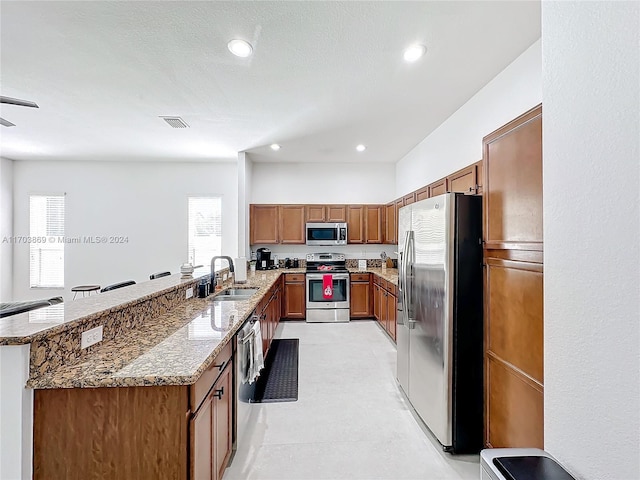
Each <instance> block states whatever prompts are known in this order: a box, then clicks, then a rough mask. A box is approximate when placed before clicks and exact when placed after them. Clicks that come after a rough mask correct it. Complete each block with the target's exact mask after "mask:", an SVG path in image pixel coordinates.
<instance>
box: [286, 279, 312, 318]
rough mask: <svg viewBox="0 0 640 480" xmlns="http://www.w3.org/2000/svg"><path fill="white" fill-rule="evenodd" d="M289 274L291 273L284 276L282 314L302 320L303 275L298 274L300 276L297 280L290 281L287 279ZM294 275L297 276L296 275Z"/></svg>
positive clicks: (303, 308) (303, 298) (304, 313)
mask: <svg viewBox="0 0 640 480" xmlns="http://www.w3.org/2000/svg"><path fill="white" fill-rule="evenodd" d="M290 276H293V275H286V276H285V284H284V308H283V310H284V315H283V316H284V318H295V319H299V320H304V318H305V315H306V308H305V307H306V303H305V300H306V298H305V283H304V275H302V274H300V275H299V277H302V278H301V280H299V281H295V280H291V281H290V280H289V279H288V277H290ZM295 277H298V275H296V276H295ZM295 277H294V278H295Z"/></svg>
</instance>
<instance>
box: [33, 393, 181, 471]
mask: <svg viewBox="0 0 640 480" xmlns="http://www.w3.org/2000/svg"><path fill="white" fill-rule="evenodd" d="M187 402H188V392H187V387H179V386H170V387H122V388H115V387H114V388H69V389H51V390H35V392H34V429H33V433H34V438H33V441H34V456H33V465H34V471H33V478H35V479H47V480H48V479H52V478H64V479H78V480H84V479H87V478H100V479H114V480H116V479H123V478H154V479H167V480H168V479H172V480H173V479H186V478H187V469H188V465H187V447H186V445H187V442H188V438H187V411H188V405H187Z"/></svg>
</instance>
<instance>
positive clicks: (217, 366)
mask: <svg viewBox="0 0 640 480" xmlns="http://www.w3.org/2000/svg"><path fill="white" fill-rule="evenodd" d="M213 366H214V367H216V368H217V369H218V370H220V371H222V369H223V368H224V362H222V363H221V364H220V365H215V364H214V365H213Z"/></svg>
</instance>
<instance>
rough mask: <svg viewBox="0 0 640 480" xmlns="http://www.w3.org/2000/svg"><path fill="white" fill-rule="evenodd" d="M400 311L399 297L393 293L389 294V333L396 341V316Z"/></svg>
mask: <svg viewBox="0 0 640 480" xmlns="http://www.w3.org/2000/svg"><path fill="white" fill-rule="evenodd" d="M397 311H398V298H397V297H396V296H395V295H393V294H392V293H388V295H387V331H388V332H389V335H390V336H391V338H392V339H393V341H394V342H395V341H396V316H397Z"/></svg>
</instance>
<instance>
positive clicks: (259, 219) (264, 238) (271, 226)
mask: <svg viewBox="0 0 640 480" xmlns="http://www.w3.org/2000/svg"><path fill="white" fill-rule="evenodd" d="M249 225H250V228H249V242H250V243H251V245H256V244H258V245H259V244H272V243H278V206H277V205H251V206H250V208H249Z"/></svg>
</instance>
